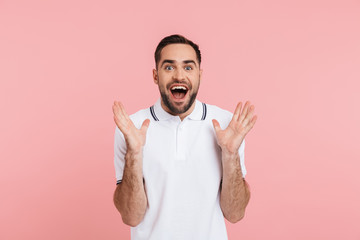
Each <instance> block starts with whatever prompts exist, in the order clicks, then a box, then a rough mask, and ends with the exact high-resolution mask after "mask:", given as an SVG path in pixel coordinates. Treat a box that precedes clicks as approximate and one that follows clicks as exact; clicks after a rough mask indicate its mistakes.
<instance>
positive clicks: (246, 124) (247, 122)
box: [212, 101, 257, 155]
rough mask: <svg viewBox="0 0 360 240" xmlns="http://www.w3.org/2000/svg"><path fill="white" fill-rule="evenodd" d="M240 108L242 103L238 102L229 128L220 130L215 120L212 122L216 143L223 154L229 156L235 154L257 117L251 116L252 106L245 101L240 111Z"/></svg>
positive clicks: (252, 112)
mask: <svg viewBox="0 0 360 240" xmlns="http://www.w3.org/2000/svg"><path fill="white" fill-rule="evenodd" d="M241 107H242V103H241V102H239V103H238V105H237V106H236V109H235V112H234V115H233V118H232V119H231V121H230V123H229V126H228V127H227V128H226V129H224V130H222V129H221V127H220V124H219V122H218V121H217V120H215V119H213V120H212V121H213V125H214V129H215V132H216V137H217V141H218V144H219V146H220V147H221V149H222V151H223V153H224V152H225V153H227V154H231V155H234V154H237V153H238V150H239V148H240V145H241V143H242V141H243V140H244V138H245V135H246V134H247V133H248V132H249V131H250V130H251V129H252V127H253V126H254V124H255V122H256V119H257V116H253V114H254V109H255V107H254V105H250V102H249V101H247V102H246V103H245V106H244V108H243V109H242V111H241Z"/></svg>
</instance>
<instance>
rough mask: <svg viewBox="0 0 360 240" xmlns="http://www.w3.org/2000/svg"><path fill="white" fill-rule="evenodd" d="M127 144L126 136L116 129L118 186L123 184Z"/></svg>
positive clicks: (115, 150) (115, 147)
mask: <svg viewBox="0 0 360 240" xmlns="http://www.w3.org/2000/svg"><path fill="white" fill-rule="evenodd" d="M125 154H126V143H125V139H124V135H123V134H122V132H121V131H120V129H119V128H118V127H116V128H115V136H114V164H115V174H116V184H119V183H121V181H122V178H123V173H124V166H125Z"/></svg>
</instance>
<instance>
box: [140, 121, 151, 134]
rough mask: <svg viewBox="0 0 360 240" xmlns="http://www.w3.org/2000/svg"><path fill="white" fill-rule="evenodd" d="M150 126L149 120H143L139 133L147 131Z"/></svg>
mask: <svg viewBox="0 0 360 240" xmlns="http://www.w3.org/2000/svg"><path fill="white" fill-rule="evenodd" d="M149 125H150V119H145V121H144V122H143V123H142V125H141V128H140V130H141V131H145V132H146V131H147V129H148V128H149Z"/></svg>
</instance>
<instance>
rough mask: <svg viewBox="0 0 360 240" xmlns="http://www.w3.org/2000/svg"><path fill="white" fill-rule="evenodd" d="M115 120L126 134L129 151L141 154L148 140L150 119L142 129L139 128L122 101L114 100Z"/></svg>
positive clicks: (144, 123) (143, 124)
mask: <svg viewBox="0 0 360 240" xmlns="http://www.w3.org/2000/svg"><path fill="white" fill-rule="evenodd" d="M112 108H113V112H114V121H115V123H116V125H117V126H118V128H119V129H120V131H121V132H122V133H123V134H124V138H125V142H126V146H127V152H128V153H129V152H131V153H132V154H139V153H141V152H142V148H143V146H144V145H145V142H146V132H147V129H148V127H149V124H150V120H149V119H146V120H145V121H144V122H143V123H142V125H141V128H140V129H137V128H136V127H135V125H134V123H133V122H132V121H131V119H130V118H129V116H128V115H127V113H126V111H125V108H124V106H123V105H122V104H121V102H117V101H114V105H113V107H112Z"/></svg>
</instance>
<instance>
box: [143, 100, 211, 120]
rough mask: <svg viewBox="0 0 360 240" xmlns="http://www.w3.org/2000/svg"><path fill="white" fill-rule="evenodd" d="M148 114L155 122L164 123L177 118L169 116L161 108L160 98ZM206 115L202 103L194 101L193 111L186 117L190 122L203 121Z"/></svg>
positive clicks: (205, 109)
mask: <svg viewBox="0 0 360 240" xmlns="http://www.w3.org/2000/svg"><path fill="white" fill-rule="evenodd" d="M150 113H151V115H152V117H153V118H154V120H155V121H165V120H169V119H172V118H178V116H174V115H171V114H170V113H168V112H166V111H165V110H164V109H163V108H162V106H161V98H159V99H158V100H157V101H156V103H155V104H154V105H153V106H151V107H150ZM206 114H207V107H206V104H205V103H202V102H200V101H198V100H197V99H196V100H195V108H194V110H193V111H192V112H191V113H190V114H189V115H188V116H187V118H189V119H191V120H197V121H200V120H205V118H206Z"/></svg>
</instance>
